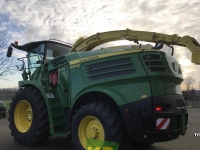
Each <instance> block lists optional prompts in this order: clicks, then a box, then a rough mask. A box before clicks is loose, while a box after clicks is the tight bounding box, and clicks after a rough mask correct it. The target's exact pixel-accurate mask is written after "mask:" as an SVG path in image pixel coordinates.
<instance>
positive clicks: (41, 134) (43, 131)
mask: <svg viewBox="0 0 200 150" xmlns="http://www.w3.org/2000/svg"><path fill="white" fill-rule="evenodd" d="M23 94H29V96H30V97H34V99H35V101H36V103H37V106H38V108H39V114H40V115H39V118H38V119H39V124H38V126H37V129H36V130H37V131H36V132H35V133H34V135H30V136H31V138H29V139H28V140H23V141H21V140H20V139H19V138H18V137H17V136H16V135H15V133H14V129H13V124H14V121H13V120H11V118H10V116H11V115H12V114H10V113H11V110H12V109H14V108H13V106H12V104H13V101H14V100H15V98H16V97H17V96H19V95H23ZM13 112H14V111H13ZM8 113H9V117H8V121H9V128H10V129H11V135H12V136H13V137H14V139H15V141H16V142H18V143H19V144H22V145H26V146H33V145H37V144H40V143H41V142H43V141H45V140H47V139H48V137H49V122H48V119H47V118H48V112H47V108H46V105H45V101H44V99H43V97H42V95H41V94H40V91H39V90H37V89H36V88H34V87H31V86H29V87H25V88H21V89H20V90H19V91H18V92H17V93H16V95H15V96H14V97H13V99H12V102H11V103H10V110H9V111H8ZM13 115H14V113H13ZM44 118H45V119H44Z"/></svg>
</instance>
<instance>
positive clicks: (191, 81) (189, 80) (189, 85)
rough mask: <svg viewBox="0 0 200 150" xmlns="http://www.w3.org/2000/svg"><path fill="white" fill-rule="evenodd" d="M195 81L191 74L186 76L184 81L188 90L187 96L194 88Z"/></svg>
mask: <svg viewBox="0 0 200 150" xmlns="http://www.w3.org/2000/svg"><path fill="white" fill-rule="evenodd" d="M194 83H195V79H194V78H192V77H191V76H189V77H186V78H185V79H184V81H183V84H184V85H185V87H186V90H187V96H188V97H189V91H190V90H192V89H193V85H194ZM186 105H187V101H186Z"/></svg>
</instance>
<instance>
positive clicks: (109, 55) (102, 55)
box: [70, 50, 158, 65]
mask: <svg viewBox="0 0 200 150" xmlns="http://www.w3.org/2000/svg"><path fill="white" fill-rule="evenodd" d="M141 51H142V50H130V51H122V52H114V53H108V54H100V55H93V56H88V57H84V58H80V59H77V60H72V61H70V65H74V64H78V63H80V62H86V61H84V60H85V59H87V58H90V57H91V58H92V57H95V56H96V57H98V58H97V59H100V58H105V57H111V56H116V55H123V54H129V53H137V52H141ZM145 51H158V50H145ZM91 60H96V59H91ZM88 61H90V60H88Z"/></svg>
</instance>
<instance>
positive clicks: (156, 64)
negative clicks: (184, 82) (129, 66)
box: [143, 54, 166, 72]
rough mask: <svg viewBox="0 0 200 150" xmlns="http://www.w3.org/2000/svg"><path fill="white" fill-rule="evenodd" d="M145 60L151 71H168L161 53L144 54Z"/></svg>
mask: <svg viewBox="0 0 200 150" xmlns="http://www.w3.org/2000/svg"><path fill="white" fill-rule="evenodd" d="M143 60H144V63H145V65H146V67H147V69H148V71H149V72H165V71H166V66H165V64H164V60H163V59H162V56H161V55H159V54H153V55H144V56H143Z"/></svg>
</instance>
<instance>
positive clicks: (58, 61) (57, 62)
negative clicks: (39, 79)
mask: <svg viewBox="0 0 200 150" xmlns="http://www.w3.org/2000/svg"><path fill="white" fill-rule="evenodd" d="M65 62H66V57H65V56H63V57H59V58H57V59H54V60H52V61H51V63H52V64H53V65H54V66H55V67H56V66H58V65H61V64H64V63H65Z"/></svg>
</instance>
